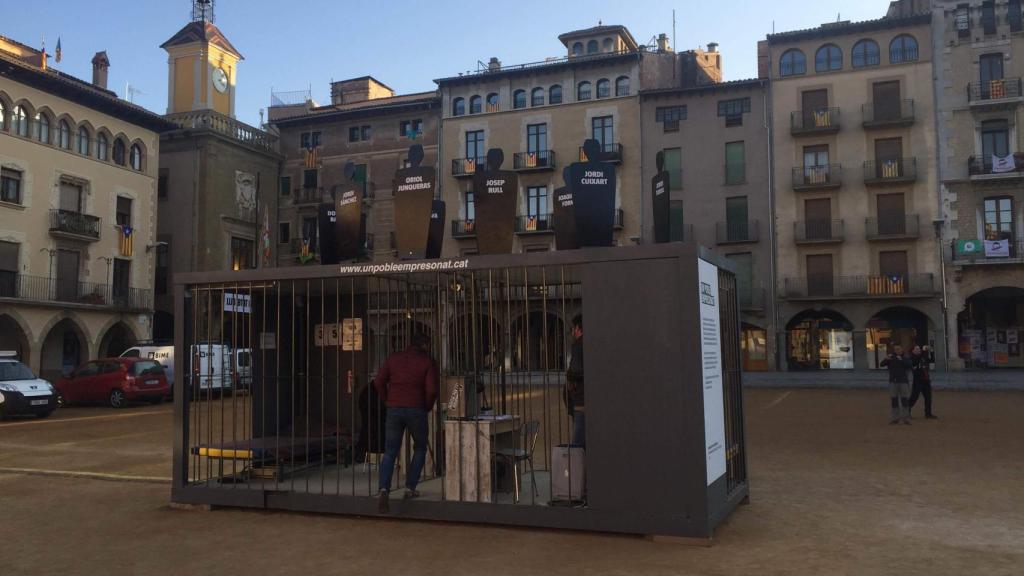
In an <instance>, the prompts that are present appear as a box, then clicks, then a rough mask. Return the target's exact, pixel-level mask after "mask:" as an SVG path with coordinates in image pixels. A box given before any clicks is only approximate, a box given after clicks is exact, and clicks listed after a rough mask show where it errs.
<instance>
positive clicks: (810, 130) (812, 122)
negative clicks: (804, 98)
mask: <svg viewBox="0 0 1024 576" xmlns="http://www.w3.org/2000/svg"><path fill="white" fill-rule="evenodd" d="M840 118H841V115H840V111H839V108H834V107H833V108H817V109H814V110H797V111H795V112H792V113H790V115H789V123H790V130H789V131H790V133H791V134H793V135H794V136H796V135H801V134H832V133H835V132H838V131H839V128H840V124H841V123H840Z"/></svg>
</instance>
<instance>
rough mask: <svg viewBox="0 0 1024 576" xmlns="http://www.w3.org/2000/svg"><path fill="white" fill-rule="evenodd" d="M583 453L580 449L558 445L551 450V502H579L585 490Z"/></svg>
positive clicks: (582, 498) (567, 445)
mask: <svg viewBox="0 0 1024 576" xmlns="http://www.w3.org/2000/svg"><path fill="white" fill-rule="evenodd" d="M584 461H585V452H584V450H583V448H582V447H580V446H574V445H572V444H559V445H558V446H554V447H552V448H551V500H552V501H553V502H558V501H567V502H580V501H583V500H584V489H585V488H586V485H587V483H586V479H587V477H586V469H585V466H584Z"/></svg>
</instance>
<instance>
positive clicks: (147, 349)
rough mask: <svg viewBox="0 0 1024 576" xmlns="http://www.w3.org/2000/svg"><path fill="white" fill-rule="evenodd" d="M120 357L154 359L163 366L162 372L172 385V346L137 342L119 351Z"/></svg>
mask: <svg viewBox="0 0 1024 576" xmlns="http://www.w3.org/2000/svg"><path fill="white" fill-rule="evenodd" d="M121 357H122V358H143V359H145V360H156V361H157V362H159V363H160V364H161V365H162V366H163V367H164V374H165V375H166V376H167V381H168V382H170V383H171V386H173V385H174V346H171V345H166V346H157V345H151V344H139V345H138V346H132V347H131V348H129V349H127V350H125V351H124V352H122V353H121Z"/></svg>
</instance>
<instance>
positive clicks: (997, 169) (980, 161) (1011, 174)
mask: <svg viewBox="0 0 1024 576" xmlns="http://www.w3.org/2000/svg"><path fill="white" fill-rule="evenodd" d="M967 173H968V174H969V175H970V177H971V180H976V181H983V180H1015V179H1018V178H1024V154H1021V153H1020V152H1017V153H1014V154H1010V155H1008V156H1004V157H1002V158H998V159H997V158H994V157H993V156H971V157H970V158H968V159H967Z"/></svg>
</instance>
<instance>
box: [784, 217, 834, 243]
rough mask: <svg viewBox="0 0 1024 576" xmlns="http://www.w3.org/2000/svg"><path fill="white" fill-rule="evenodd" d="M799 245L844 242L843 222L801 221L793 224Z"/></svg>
mask: <svg viewBox="0 0 1024 576" xmlns="http://www.w3.org/2000/svg"><path fill="white" fill-rule="evenodd" d="M793 239H794V241H795V242H796V243H797V244H829V243H837V242H842V241H843V221H842V220H799V221H796V222H793Z"/></svg>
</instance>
